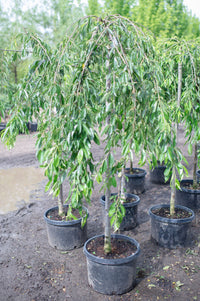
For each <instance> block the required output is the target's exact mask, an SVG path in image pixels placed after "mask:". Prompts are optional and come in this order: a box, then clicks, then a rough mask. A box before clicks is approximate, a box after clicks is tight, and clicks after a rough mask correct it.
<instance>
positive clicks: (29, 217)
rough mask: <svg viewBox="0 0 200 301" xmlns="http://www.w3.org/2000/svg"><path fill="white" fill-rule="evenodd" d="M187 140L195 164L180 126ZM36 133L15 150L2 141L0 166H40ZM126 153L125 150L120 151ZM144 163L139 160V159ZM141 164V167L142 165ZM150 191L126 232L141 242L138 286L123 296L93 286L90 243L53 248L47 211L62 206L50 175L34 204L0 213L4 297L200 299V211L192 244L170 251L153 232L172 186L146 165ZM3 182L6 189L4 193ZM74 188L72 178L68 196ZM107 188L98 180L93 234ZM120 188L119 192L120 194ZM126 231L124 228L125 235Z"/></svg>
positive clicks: (99, 228)
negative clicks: (156, 180)
mask: <svg viewBox="0 0 200 301" xmlns="http://www.w3.org/2000/svg"><path fill="white" fill-rule="evenodd" d="M179 132H180V138H179V144H180V147H181V148H182V149H183V152H184V154H185V155H186V157H187V159H188V162H189V175H190V176H191V175H192V165H191V164H192V158H191V157H189V156H188V155H187V146H184V142H185V141H184V138H183V129H182V127H180V129H179ZM35 140H36V139H35V137H34V136H33V135H32V134H31V136H24V135H21V136H19V137H18V139H17V143H16V146H15V148H14V149H13V150H11V151H7V150H5V148H4V147H3V146H2V144H0V169H1V170H2V171H3V170H8V169H11V168H16V167H29V166H32V167H35V168H38V163H37V160H36V158H35V148H34V144H35ZM93 152H94V159H95V161H99V160H101V157H102V154H103V146H100V147H99V146H96V145H94V146H93ZM116 157H117V158H119V157H120V149H118V150H116ZM135 164H136V166H137V160H135ZM137 167H138V166H137ZM142 168H144V169H146V171H147V175H146V184H145V186H146V190H145V192H144V193H143V194H141V195H140V199H141V202H140V204H139V206H138V225H137V227H136V228H135V229H133V230H131V231H124V232H123V234H125V235H128V236H130V237H132V238H134V239H136V240H137V241H138V242H139V243H140V247H141V254H140V257H139V258H138V262H137V284H136V286H135V287H134V289H133V290H131V291H130V292H128V293H126V294H124V295H121V296H105V295H101V294H99V293H97V292H94V291H93V290H92V289H91V288H90V287H89V285H88V281H87V266H86V258H85V255H84V254H83V248H79V249H75V250H72V251H67V252H62V251H58V250H55V249H53V248H51V247H50V246H49V245H48V241H47V234H46V225H45V222H44V219H43V215H44V212H45V211H46V210H47V209H49V208H50V207H53V206H55V205H57V204H56V200H55V199H53V198H52V197H51V196H50V195H48V193H45V192H44V189H45V184H46V180H45V179H44V180H42V181H40V183H39V184H38V186H37V187H36V188H35V189H34V190H32V191H30V195H29V202H28V203H27V204H24V203H22V204H21V205H20V206H19V207H18V209H17V210H15V211H12V212H9V213H6V214H1V215H0V301H8V300H9V301H10V300H11V301H49V300H54V301H70V300H72V301H94V300H95V301H105V300H111V301H120V300H123V301H130V300H131V301H132V300H142V301H150V300H153V301H156V300H174V301H178V300H181V301H192V300H200V280H199V279H200V213H197V214H196V219H195V221H194V222H193V224H192V236H191V246H190V247H187V248H179V249H175V250H168V249H164V248H162V247H159V246H157V245H156V244H155V243H154V242H153V241H152V240H151V235H150V218H149V214H148V211H149V208H150V206H151V205H156V204H160V203H165V204H169V196H170V188H169V186H168V185H156V184H152V183H151V182H150V180H149V168H148V165H147V164H146V165H145V166H144V167H142ZM1 189H2V186H1V183H0V193H1ZM68 189H69V187H68V184H67V183H65V186H64V194H65V195H67V191H68ZM99 189H100V186H99V185H97V184H95V187H94V192H93V195H92V202H91V205H90V206H89V205H88V206H87V207H88V209H89V213H90V216H89V219H88V238H90V237H92V236H94V235H98V234H102V233H103V225H102V207H101V203H100V197H101V195H102V192H100V191H99ZM114 192H117V190H116V191H113V193H114ZM121 233H122V232H121Z"/></svg>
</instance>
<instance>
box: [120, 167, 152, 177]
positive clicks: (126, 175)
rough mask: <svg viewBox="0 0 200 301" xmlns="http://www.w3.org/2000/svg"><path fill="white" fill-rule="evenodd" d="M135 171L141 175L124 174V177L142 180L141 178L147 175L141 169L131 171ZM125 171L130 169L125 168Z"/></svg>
mask: <svg viewBox="0 0 200 301" xmlns="http://www.w3.org/2000/svg"><path fill="white" fill-rule="evenodd" d="M135 169H137V170H139V171H140V172H141V173H139V174H126V173H125V177H128V178H142V177H145V176H146V174H147V172H146V170H144V169H142V168H133V170H135ZM125 170H127V171H128V170H130V168H125Z"/></svg>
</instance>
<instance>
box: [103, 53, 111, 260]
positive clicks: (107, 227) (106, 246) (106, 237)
mask: <svg viewBox="0 0 200 301" xmlns="http://www.w3.org/2000/svg"><path fill="white" fill-rule="evenodd" d="M106 69H107V72H108V73H107V76H106V92H107V93H109V91H110V85H111V82H110V73H111V70H110V56H109V54H108V55H107V61H106ZM106 106H108V103H106ZM109 124H110V117H109V116H108V117H107V119H106V125H109ZM109 155H110V152H109V153H108V156H107V172H106V194H105V233H104V252H105V254H108V253H110V252H111V226H110V217H109V209H110V205H111V201H110V197H111V192H110V186H109V178H110V167H109V160H108V157H109Z"/></svg>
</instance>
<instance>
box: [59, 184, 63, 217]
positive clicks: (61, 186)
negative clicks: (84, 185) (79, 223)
mask: <svg viewBox="0 0 200 301" xmlns="http://www.w3.org/2000/svg"><path fill="white" fill-rule="evenodd" d="M63 203H64V201H63V184H61V185H60V193H59V196H58V214H59V215H60V216H62V215H63V214H64V209H63Z"/></svg>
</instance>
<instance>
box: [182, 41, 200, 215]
mask: <svg viewBox="0 0 200 301" xmlns="http://www.w3.org/2000/svg"><path fill="white" fill-rule="evenodd" d="M184 44H185V46H186V47H184V53H183V55H182V56H183V57H184V60H183V62H182V64H183V67H184V68H185V74H184V76H183V89H182V93H181V95H182V114H183V123H184V126H185V136H186V139H187V143H188V152H189V154H190V155H192V152H193V153H194V155H193V176H192V179H183V180H182V181H181V182H180V189H179V190H177V192H176V203H177V204H180V205H183V206H187V207H189V208H191V209H193V210H195V211H196V210H198V209H200V185H199V183H198V161H199V159H198V157H199V151H198V143H199V140H200V134H199V128H200V114H199V113H200V102H199V55H200V46H199V40H195V41H191V42H187V43H186V42H184Z"/></svg>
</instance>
